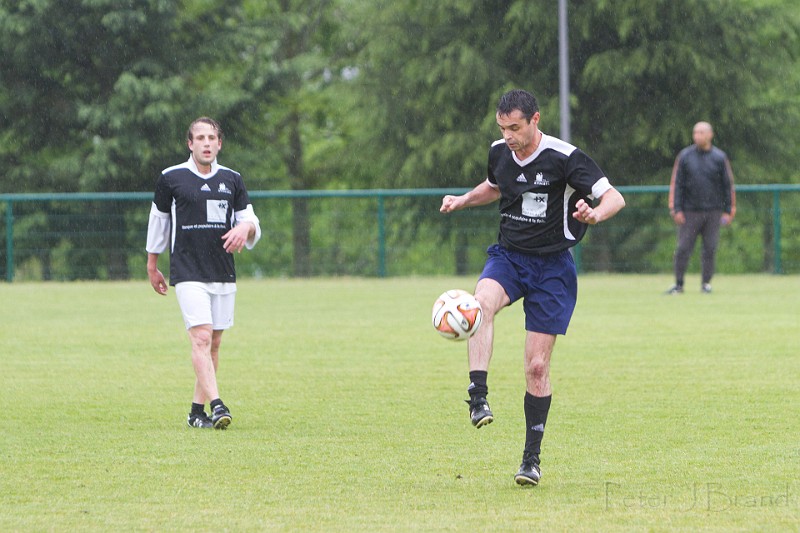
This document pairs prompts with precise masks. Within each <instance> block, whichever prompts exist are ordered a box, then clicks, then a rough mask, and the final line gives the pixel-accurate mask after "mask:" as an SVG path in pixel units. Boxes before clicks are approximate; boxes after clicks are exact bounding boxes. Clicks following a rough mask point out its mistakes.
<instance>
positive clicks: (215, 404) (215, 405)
mask: <svg viewBox="0 0 800 533" xmlns="http://www.w3.org/2000/svg"><path fill="white" fill-rule="evenodd" d="M218 405H221V406H223V407H225V404H224V403H222V400H220V399H219V398H217V399H216V400H211V404H210V406H211V410H212V411H213V410H214V408H216V407H217V406H218Z"/></svg>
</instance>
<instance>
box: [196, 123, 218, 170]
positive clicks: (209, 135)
mask: <svg viewBox="0 0 800 533" xmlns="http://www.w3.org/2000/svg"><path fill="white" fill-rule="evenodd" d="M188 143H189V150H191V152H192V158H193V159H194V162H195V163H196V164H197V166H198V167H200V166H206V167H207V166H210V165H211V163H213V162H214V160H215V159H216V158H217V154H218V153H219V150H220V148H222V140H221V139H220V138H219V136H218V135H217V130H215V129H214V128H213V127H212V126H211V124H206V123H205V122H198V123H197V124H195V125H194V126H193V127H192V138H191V140H189V141H188Z"/></svg>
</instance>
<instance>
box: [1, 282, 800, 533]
mask: <svg viewBox="0 0 800 533" xmlns="http://www.w3.org/2000/svg"><path fill="white" fill-rule="evenodd" d="M688 281H689V285H687V292H686V293H685V294H683V295H680V296H665V295H663V294H662V293H663V291H664V290H665V289H666V288H667V287H668V286H669V285H670V278H669V277H667V276H637V275H599V274H598V275H584V276H582V277H581V278H580V281H579V287H580V289H579V290H580V295H579V300H578V308H577V310H576V312H575V315H574V318H573V321H572V325H571V327H570V331H569V332H568V334H567V335H566V336H565V337H561V338H559V340H558V342H557V343H556V349H555V353H554V357H553V366H552V380H553V386H554V396H553V407H552V409H551V412H550V418H549V421H548V426H547V431H546V435H545V440H544V445H543V454H542V471H543V476H542V481H541V484H540V485H539V486H538V487H535V488H521V487H518V486H517V485H515V484H514V481H513V475H514V473H515V472H516V470H517V467H518V466H519V461H520V458H521V452H522V445H523V440H524V418H523V411H522V402H523V395H524V392H525V391H524V388H525V385H524V377H523V373H522V346H523V340H524V334H523V316H522V309H521V306H520V305H516V306H514V307H511V308H509V309H507V310H504V311H503V312H502V313H501V314H500V315H499V316H498V317H497V323H496V332H495V355H494V359H493V361H492V366H491V368H490V372H489V387H490V394H489V400H490V403H491V406H492V409H493V411H494V414H495V422H494V423H493V424H491V425H489V426H487V427H484V428H482V429H480V430H476V429H474V428H473V427H472V426H471V425H470V423H469V417H468V413H467V406H466V404H465V403H464V402H463V400H464V399H466V398H467V395H466V386H467V385H468V376H467V363H466V344H465V343H457V342H453V341H447V340H444V339H442V338H440V337H439V336H438V335H437V334H436V333H435V331H434V330H433V328H432V327H431V325H430V318H431V317H430V313H431V306H432V304H433V301H434V300H435V298H436V297H437V296H438V295H439V294H440V293H441V292H442V291H444V290H446V289H451V288H463V289H467V290H471V289H472V288H473V287H474V278H399V279H350V278H342V279H339V278H336V279H310V280H277V279H276V280H273V279H264V280H244V281H241V282H240V283H239V293H238V296H237V315H236V325H235V327H234V328H233V329H232V330H230V331H228V332H227V333H226V334H225V337H224V342H223V349H222V355H221V361H222V363H221V369H220V374H219V382H220V390H221V394H222V397H223V399H224V400H225V402H226V403H227V404H228V405H229V407H230V408H231V411H232V414H233V423H232V425H231V426H230V428H229V429H228V430H227V431H208V430H206V431H203V430H195V429H190V428H188V427H186V423H185V419H186V414H187V412H188V408H189V403H190V401H191V394H192V387H193V383H194V377H193V373H192V369H191V364H190V359H189V348H188V341H187V338H186V334H185V332H184V331H183V326H182V321H181V319H180V314H179V310H178V307H177V303H176V301H175V295H174V291H171V292H170V294H169V295H168V296H167V297H166V298H164V297H159V296H158V295H156V294H155V293H154V292H153V291H152V289H151V288H150V286H149V284H148V283H147V282H146V281H140V282H127V283H110V282H106V283H95V282H78V283H37V284H31V283H13V284H3V285H0V301H1V302H2V306H1V307H0V361H2V371H0V395H1V396H0V397H1V398H2V407H3V431H2V437H0V494H2V498H0V530H1V531H225V530H228V531H411V530H415V531H468V532H474V531H570V532H575V531H673V530H676V531H704V530H705V531H726V532H727V531H787V530H788V531H797V530H798V527H800V526H798V523H800V429H798V427H799V426H800V409H799V408H798V406H800V355H799V353H800V342H799V341H800V329H799V326H800V318H799V317H800V303H798V295H800V278H798V277H796V276H768V275H764V276H760V275H752V276H718V277H717V278H716V279H715V280H714V291H715V292H714V293H713V294H710V295H704V294H700V291H699V281H698V282H697V283H695V285H697V287H694V286H693V285H692V283H694V281H695V280H694V279H693V278H692V277H690V278H689V280H688Z"/></svg>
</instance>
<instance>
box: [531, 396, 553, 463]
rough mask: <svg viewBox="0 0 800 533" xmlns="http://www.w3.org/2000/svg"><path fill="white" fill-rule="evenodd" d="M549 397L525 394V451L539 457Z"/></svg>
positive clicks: (548, 408)
mask: <svg viewBox="0 0 800 533" xmlns="http://www.w3.org/2000/svg"><path fill="white" fill-rule="evenodd" d="M552 398H553V396H552V395H550V396H542V397H539V396H534V395H533V394H531V393H530V392H525V424H526V427H525V451H526V452H530V453H535V454H536V455H539V453H541V451H542V438H543V437H544V426H545V424H546V423H547V413H549V412H550V400H551V399H552Z"/></svg>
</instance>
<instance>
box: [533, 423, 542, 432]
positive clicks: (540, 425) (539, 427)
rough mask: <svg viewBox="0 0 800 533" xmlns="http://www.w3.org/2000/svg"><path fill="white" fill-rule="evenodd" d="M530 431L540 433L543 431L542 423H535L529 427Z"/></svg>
mask: <svg viewBox="0 0 800 533" xmlns="http://www.w3.org/2000/svg"><path fill="white" fill-rule="evenodd" d="M531 431H538V432H540V433H544V424H536V425H535V426H533V427H532V428H531Z"/></svg>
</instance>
